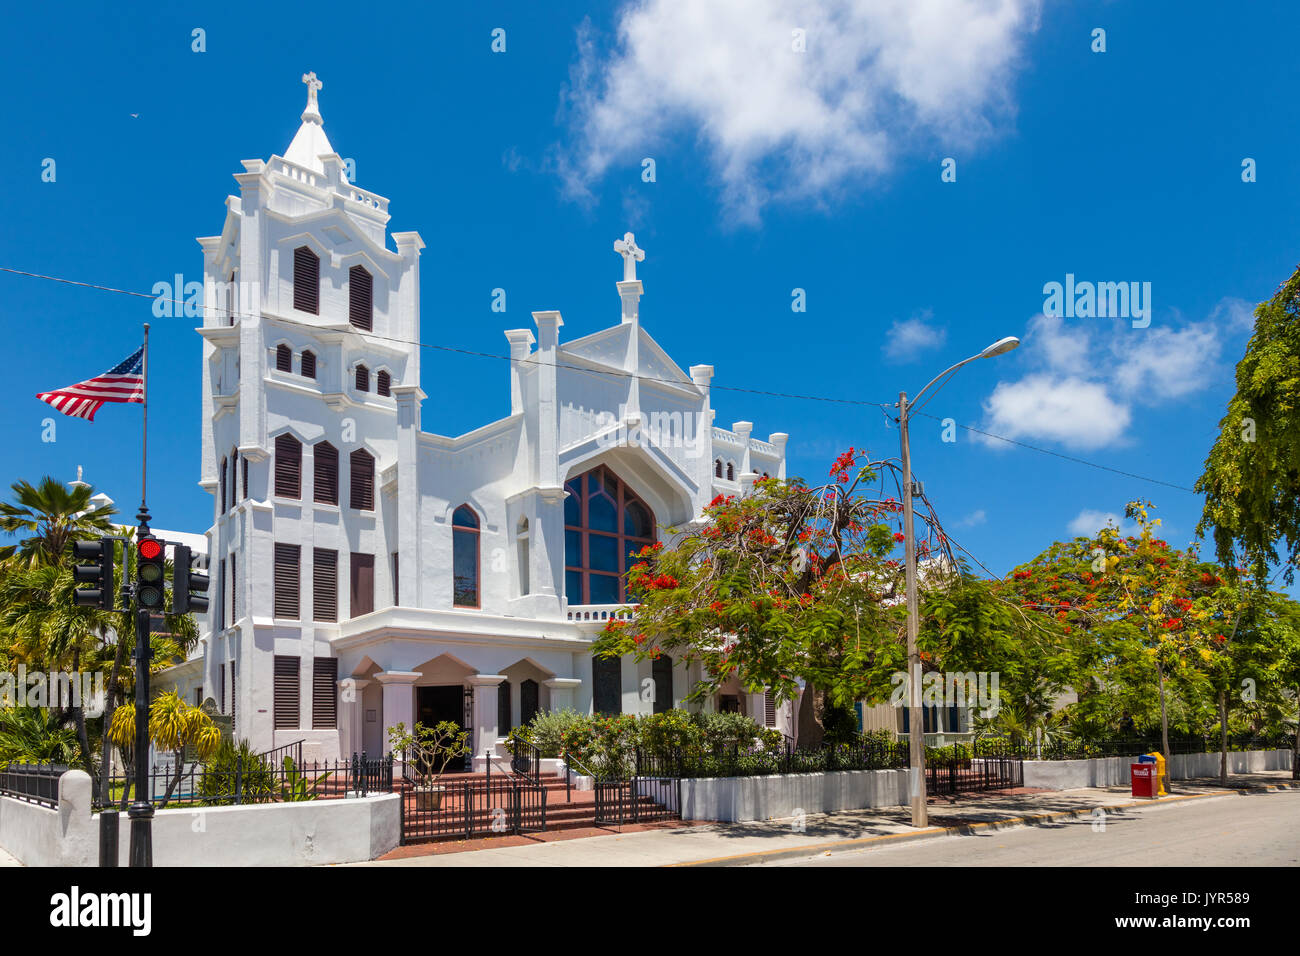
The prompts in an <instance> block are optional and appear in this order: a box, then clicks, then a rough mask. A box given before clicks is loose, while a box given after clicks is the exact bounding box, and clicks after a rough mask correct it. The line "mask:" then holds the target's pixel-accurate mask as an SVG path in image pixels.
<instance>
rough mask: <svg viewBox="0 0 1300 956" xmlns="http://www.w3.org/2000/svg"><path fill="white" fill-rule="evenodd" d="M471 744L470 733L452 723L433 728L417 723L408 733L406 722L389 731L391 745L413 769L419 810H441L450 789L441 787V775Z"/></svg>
mask: <svg viewBox="0 0 1300 956" xmlns="http://www.w3.org/2000/svg"><path fill="white" fill-rule="evenodd" d="M468 741H469V731H467V730H462V729H461V727H460V725H459V724H457V723H455V722H454V721H450V720H444V721H442V722H441V723H438V724H434V725H433V726H432V727H426V726H424V724H421V723H418V722H417V723H416V725H415V727H414V728H413V729H412V730H409V731H408V730H407V729H406V724H404V723H401V724H398V725H396V726H395V727H390V728H389V729H388V742H389V744H390V745H391V746H392V748H393V750H394V751H397V752H399V753H401V754H403V755H404V757H405V759H406V760H408V761H409V766H411V767H413V768H414V771H415V775H414V780H413V783H414V785H415V808H416V809H417V810H439V809H441V808H442V795H443V793H445V792H446V789H447V788H446V787H444V786H442V784H441V780H442V775H443V773H444V772H445V771H446V769H447V765H448V764H449V763H451V762H452V761H453V760H455V759H457V758H458V757H464V756H465V755H466V754H467V753H469V742H468Z"/></svg>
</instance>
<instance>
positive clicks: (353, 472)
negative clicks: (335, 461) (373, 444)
mask: <svg viewBox="0 0 1300 956" xmlns="http://www.w3.org/2000/svg"><path fill="white" fill-rule="evenodd" d="M348 470H349V472H350V475H349V477H350V478H351V480H352V502H351V503H352V507H353V508H356V509H357V510H358V511H374V510H375V456H374V455H372V454H370V452H368V451H366V450H365V449H364V448H358V449H357V450H356V451H354V452H353V453H352V455H351V458H350V461H349V462H348Z"/></svg>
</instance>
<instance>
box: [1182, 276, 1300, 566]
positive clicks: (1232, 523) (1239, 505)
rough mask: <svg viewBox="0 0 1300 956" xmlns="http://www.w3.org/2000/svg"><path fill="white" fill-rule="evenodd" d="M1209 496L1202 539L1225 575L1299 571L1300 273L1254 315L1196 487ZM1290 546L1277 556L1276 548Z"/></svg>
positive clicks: (1202, 521)
mask: <svg viewBox="0 0 1300 956" xmlns="http://www.w3.org/2000/svg"><path fill="white" fill-rule="evenodd" d="M1196 490H1197V491H1198V492H1203V493H1204V494H1205V510H1204V512H1203V513H1202V515H1201V520H1200V523H1199V524H1198V525H1197V533H1198V534H1204V533H1205V532H1206V531H1209V530H1212V531H1213V536H1214V547H1215V553H1216V554H1217V556H1218V559H1219V562H1220V563H1221V564H1223V565H1225V566H1226V567H1228V568H1233V567H1235V566H1236V564H1237V559H1236V556H1235V550H1236V549H1237V548H1238V547H1239V548H1240V551H1241V554H1242V556H1243V560H1244V561H1245V562H1246V564H1248V565H1250V566H1251V568H1252V570H1253V571H1254V575H1255V578H1256V579H1257V580H1259V581H1264V580H1266V579H1267V577H1268V573H1267V572H1268V568H1269V566H1270V565H1274V564H1277V563H1278V562H1279V561H1281V562H1284V563H1285V566H1286V573H1285V580H1286V581H1287V583H1291V581H1293V580H1294V574H1295V569H1296V567H1297V566H1298V565H1300V269H1297V270H1296V272H1295V273H1294V274H1292V276H1291V278H1290V279H1288V280H1287V281H1286V282H1285V283H1284V284H1283V285H1282V286H1281V288H1279V289H1278V290H1277V292H1276V294H1274V296H1273V298H1271V299H1269V300H1268V301H1267V302H1262V303H1260V304H1259V305H1258V306H1257V307H1256V309H1255V331H1254V334H1253V335H1252V336H1251V339H1250V343H1249V344H1248V345H1247V346H1246V354H1245V356H1244V357H1243V358H1242V359H1241V361H1240V362H1238V363H1237V391H1236V393H1235V394H1234V395H1233V396H1232V398H1231V399H1230V400H1229V402H1228V409H1227V413H1226V414H1225V415H1224V416H1223V418H1222V420H1221V421H1220V422H1219V437H1218V439H1217V440H1216V441H1215V443H1214V445H1213V447H1212V448H1211V449H1210V454H1209V456H1208V457H1207V458H1206V460H1205V471H1204V473H1203V474H1202V475H1201V477H1200V479H1199V480H1198V481H1197V482H1196ZM1279 541H1285V549H1284V553H1283V554H1281V555H1279V552H1278V547H1277V546H1278V542H1279Z"/></svg>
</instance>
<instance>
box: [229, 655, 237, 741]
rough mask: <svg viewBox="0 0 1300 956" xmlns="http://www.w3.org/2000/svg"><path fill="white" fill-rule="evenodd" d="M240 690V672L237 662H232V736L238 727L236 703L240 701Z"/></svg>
mask: <svg viewBox="0 0 1300 956" xmlns="http://www.w3.org/2000/svg"><path fill="white" fill-rule="evenodd" d="M238 690H239V675H238V672H237V671H236V670H235V662H234V661H231V662H230V732H231V733H232V734H233V733H234V732H235V728H236V726H237V725H236V723H235V717H236V714H235V710H236V707H235V702H236V701H237V700H238V699H239V693H238ZM235 739H236V740H238V739H239V737H238V736H236V737H235Z"/></svg>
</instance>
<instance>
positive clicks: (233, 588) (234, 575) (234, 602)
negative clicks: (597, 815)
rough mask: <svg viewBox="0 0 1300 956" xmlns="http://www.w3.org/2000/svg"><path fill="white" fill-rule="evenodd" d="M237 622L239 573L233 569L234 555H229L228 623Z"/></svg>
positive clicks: (232, 553)
mask: <svg viewBox="0 0 1300 956" xmlns="http://www.w3.org/2000/svg"><path fill="white" fill-rule="evenodd" d="M238 620H239V572H238V571H237V570H236V568H235V554H234V552H233V551H232V552H231V553H230V623H231V624H234V623H235V622H236V621H238Z"/></svg>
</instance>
